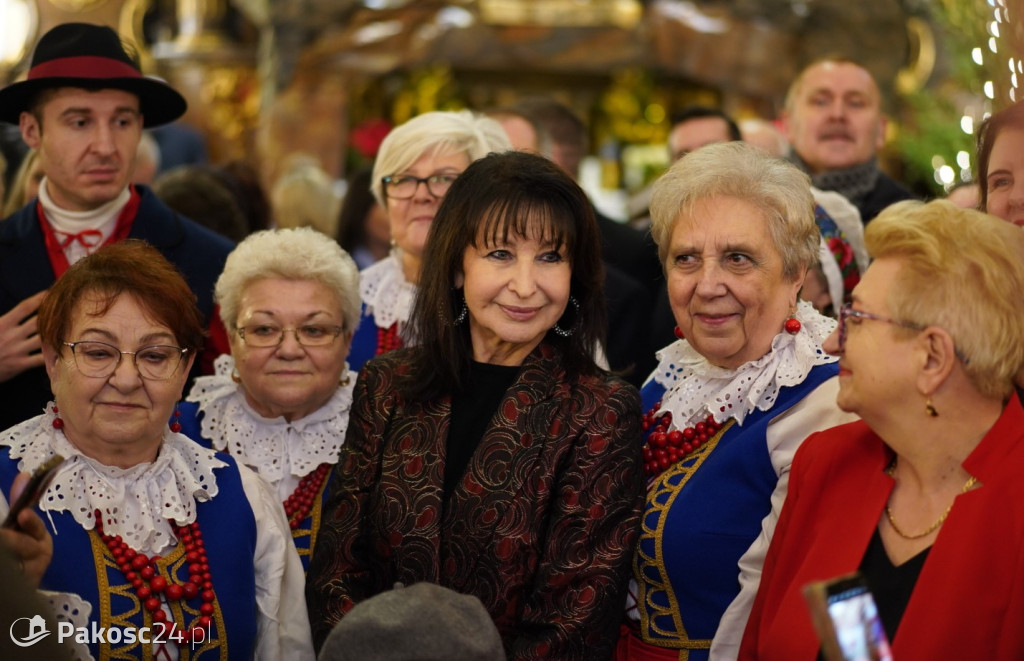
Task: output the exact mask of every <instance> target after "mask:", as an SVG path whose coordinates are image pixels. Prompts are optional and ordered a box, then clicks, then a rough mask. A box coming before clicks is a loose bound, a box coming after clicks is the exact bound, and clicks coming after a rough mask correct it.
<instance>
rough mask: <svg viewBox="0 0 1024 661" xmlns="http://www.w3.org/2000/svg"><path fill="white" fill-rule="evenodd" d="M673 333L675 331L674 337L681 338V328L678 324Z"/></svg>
mask: <svg viewBox="0 0 1024 661" xmlns="http://www.w3.org/2000/svg"><path fill="white" fill-rule="evenodd" d="M675 333H676V337H678V338H679V339H680V340H681V339H683V329H682V328H680V327H679V326H676V329H675Z"/></svg>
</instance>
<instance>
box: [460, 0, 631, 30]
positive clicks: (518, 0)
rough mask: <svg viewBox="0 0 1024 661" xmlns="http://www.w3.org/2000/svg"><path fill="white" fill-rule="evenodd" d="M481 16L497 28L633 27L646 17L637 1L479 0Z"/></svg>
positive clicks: (484, 20)
mask: <svg viewBox="0 0 1024 661" xmlns="http://www.w3.org/2000/svg"><path fill="white" fill-rule="evenodd" d="M479 7H480V17H481V19H482V20H483V22H485V23H491V24H497V25H543V26H548V27H555V26H559V27H579V26H599V25H614V26H617V27H620V28H633V27H635V26H636V24H637V23H639V22H640V19H641V18H642V17H643V11H644V10H643V6H642V5H641V3H640V2H638V1H637V0H590V1H589V2H584V3H581V2H580V1H579V0H479Z"/></svg>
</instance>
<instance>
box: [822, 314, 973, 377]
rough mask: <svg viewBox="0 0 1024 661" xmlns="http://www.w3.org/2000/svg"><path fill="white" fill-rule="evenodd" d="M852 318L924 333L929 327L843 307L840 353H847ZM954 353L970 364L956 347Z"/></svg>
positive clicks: (840, 327)
mask: <svg viewBox="0 0 1024 661" xmlns="http://www.w3.org/2000/svg"><path fill="white" fill-rule="evenodd" d="M851 317H852V318H853V319H858V320H864V319H867V320H868V321H881V322H883V323H886V324H892V325H893V326H900V327H901V328H910V329H913V330H917V331H923V330H924V329H925V328H927V326H922V325H921V324H915V323H913V322H910V321H899V320H898V319H892V318H890V317H883V316H880V315H877V314H872V313H870V312H865V311H864V310H854V309H853V308H852V307H850V306H849V305H844V306H843V307H841V308H839V350H840V351H845V350H846V332H847V330H846V324H847V323H848V321H849V319H850V318H851ZM954 351H955V352H956V357H957V358H959V359H960V361H961V362H962V363H963V364H964V365H966V364H967V363H968V362H969V361H968V359H967V358H966V357H965V356H964V355H963V354H962V353H960V350H959V349H956V348H955V347H954Z"/></svg>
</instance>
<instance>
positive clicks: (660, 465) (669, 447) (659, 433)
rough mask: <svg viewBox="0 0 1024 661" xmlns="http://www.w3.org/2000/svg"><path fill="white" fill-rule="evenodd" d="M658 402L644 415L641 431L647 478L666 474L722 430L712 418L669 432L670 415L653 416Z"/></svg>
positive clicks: (658, 404) (656, 411) (659, 405)
mask: <svg viewBox="0 0 1024 661" xmlns="http://www.w3.org/2000/svg"><path fill="white" fill-rule="evenodd" d="M660 408H661V402H658V403H657V404H655V405H654V406H653V407H652V408H651V410H650V411H648V412H647V413H645V414H644V418H643V430H644V431H645V432H648V434H647V440H646V442H645V443H644V447H643V455H644V473H645V474H646V475H647V477H649V478H650V477H655V476H657V475H660V474H661V473H663V472H665V471H666V470H668V468H669V467H670V466H672V465H673V464H675V463H676V462H677V461H679V460H680V459H685V458H686V457H687V456H689V455H690V454H692V453H693V452H694V451H696V450H697V449H698V448H700V447H701V446H702V445H704V444H705V443H707V442H708V440H710V439H711V438H713V437H714V435H715V434H717V433H718V431H719V430H720V429H721V428H722V427H723V425H722V424H720V423H718V422H715V418H714V416H712V415H708V417H706V418H705V419H704V420H702V421H700V422H698V423H697V424H695V425H693V426H692V427H687V428H686V429H673V430H672V431H669V429H668V428H669V427H670V426H671V424H672V413H671V412H668V411H666V412H665V413H663V414H661V415H660V416H659V415H657V413H658V409H660Z"/></svg>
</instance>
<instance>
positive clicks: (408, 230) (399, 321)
mask: <svg viewBox="0 0 1024 661" xmlns="http://www.w3.org/2000/svg"><path fill="white" fill-rule="evenodd" d="M510 149H512V145H511V143H509V140H508V136H507V135H506V134H505V131H504V130H503V129H502V128H501V124H499V123H498V122H496V121H495V120H493V119H491V118H489V117H484V116H483V115H477V114H475V113H473V112H470V111H468V110H461V111H458V112H428V113H424V114H422V115H418V116H416V117H413V118H412V119H410V120H409V121H407V122H405V123H404V124H402V125H400V126H398V127H396V128H395V129H394V130H392V131H391V133H389V134H388V135H387V137H386V138H384V141H383V142H382V143H381V145H380V151H379V152H378V154H377V160H376V161H375V162H374V166H373V178H372V180H371V184H370V187H371V190H372V191H373V195H374V197H376V198H377V201H378V202H380V204H381V206H382V207H384V209H385V210H386V211H387V216H388V223H389V225H390V228H391V245H392V250H391V254H390V255H389V256H388V257H387V258H386V259H383V260H381V261H379V262H377V263H376V264H374V265H373V266H371V267H369V268H367V269H366V270H364V271H363V272H362V273H361V274H360V285H359V290H360V294H361V296H362V300H363V303H364V305H365V309H364V311H363V314H364V316H365V317H367V320H366V321H365V322H364V323H362V324H361V325H360V330H359V331H358V332H357V333H356V336H355V338H354V340H353V341H352V351H351V356H350V358H349V360H350V362H351V364H352V369H354V370H359V368H361V367H362V365H363V363H365V362H366V361H367V360H369V359H370V358H372V357H374V356H375V355H378V354H382V353H385V352H387V351H391V350H393V349H398V348H401V347H402V346H405V345H408V344H410V343H411V341H412V338H410V337H408V321H409V316H410V312H411V311H412V303H413V300H414V299H415V298H416V292H417V290H418V287H419V281H420V268H421V266H422V261H423V247H424V246H425V245H426V242H427V234H428V232H429V231H430V225H431V223H432V222H433V220H434V214H436V213H437V208H438V207H439V206H440V204H441V200H442V199H443V198H444V195H445V193H447V192H448V188H449V187H451V185H452V182H454V181H455V179H456V178H458V176H459V175H460V174H462V171H463V170H465V169H466V168H467V167H468V166H469V164H470V163H472V162H473V161H475V160H477V159H479V158H482V157H484V156H486V155H487V154H488V153H490V152H503V151H508V150H510Z"/></svg>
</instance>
